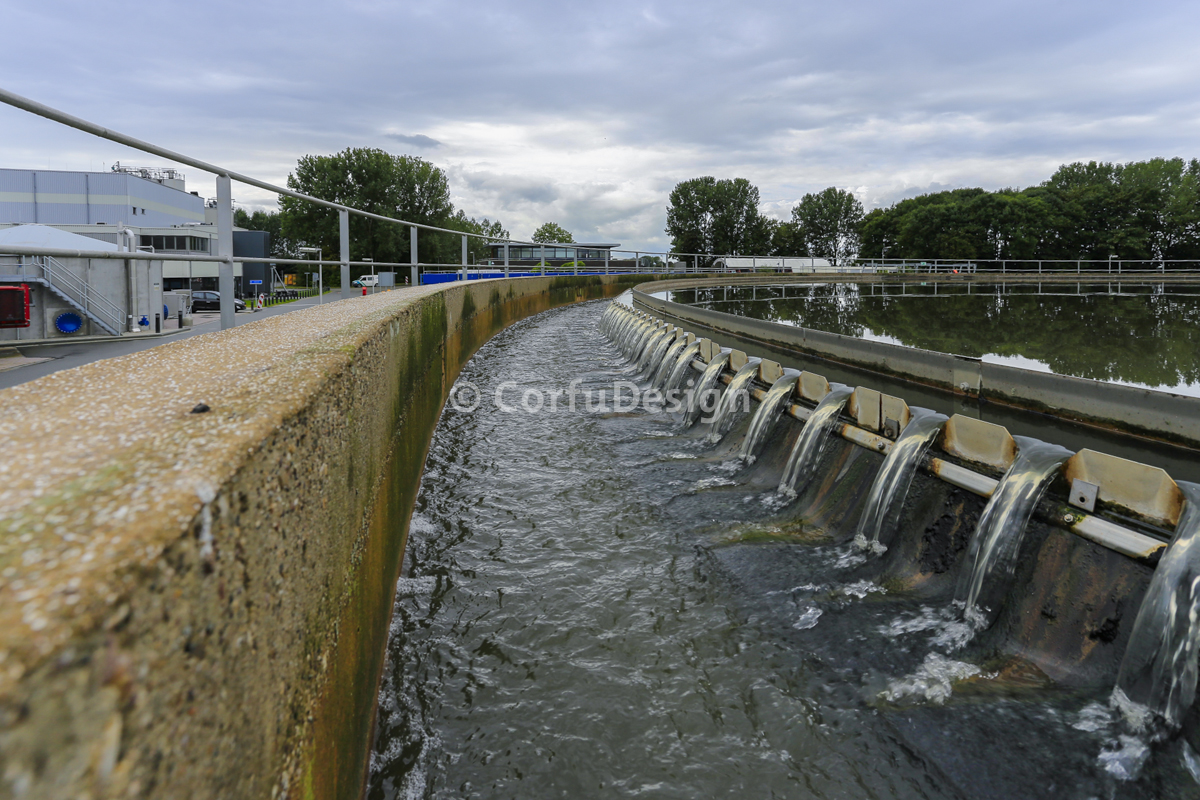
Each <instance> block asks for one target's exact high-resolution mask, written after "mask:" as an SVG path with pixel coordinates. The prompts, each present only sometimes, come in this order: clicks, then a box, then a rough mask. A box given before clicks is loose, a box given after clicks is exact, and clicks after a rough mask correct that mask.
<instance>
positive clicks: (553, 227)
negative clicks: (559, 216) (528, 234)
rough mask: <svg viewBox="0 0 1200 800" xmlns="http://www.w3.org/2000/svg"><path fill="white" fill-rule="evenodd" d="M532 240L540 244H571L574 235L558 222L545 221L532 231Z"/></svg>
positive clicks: (573, 240)
mask: <svg viewBox="0 0 1200 800" xmlns="http://www.w3.org/2000/svg"><path fill="white" fill-rule="evenodd" d="M533 241H535V242H538V243H540V244H550V243H551V242H556V243H561V244H573V243H574V242H575V237H574V236H572V235H571V232H570V231H569V230H567V229H566V228H564V227H562V226H561V225H559V224H558V223H555V222H547V223H545V224H544V225H542V227H540V228H538V229H537V230H536V231H534V232H533Z"/></svg>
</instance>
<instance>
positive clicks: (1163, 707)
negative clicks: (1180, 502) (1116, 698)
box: [1117, 483, 1200, 727]
mask: <svg viewBox="0 0 1200 800" xmlns="http://www.w3.org/2000/svg"><path fill="white" fill-rule="evenodd" d="M1179 488H1180V489H1182V490H1183V493H1184V498H1185V502H1186V504H1185V506H1184V511H1183V516H1182V518H1181V519H1180V521H1179V525H1178V526H1177V528H1176V533H1175V537H1174V538H1173V539H1172V540H1171V544H1170V546H1169V547H1168V548H1167V552H1166V554H1164V555H1163V558H1162V561H1160V562H1159V565H1158V568H1157V569H1156V570H1155V571H1154V578H1153V579H1152V580H1151V582H1150V589H1149V590H1148V591H1147V592H1146V596H1145V597H1144V598H1143V599H1142V605H1141V608H1140V610H1139V611H1138V615H1137V620H1136V621H1135V622H1134V624H1133V633H1132V634H1131V635H1130V637H1129V645H1128V646H1127V648H1126V650H1125V658H1124V660H1123V661H1122V662H1121V674H1120V676H1119V677H1118V678H1117V687H1118V688H1119V689H1121V691H1122V692H1124V693H1125V696H1126V697H1127V698H1129V700H1131V701H1133V702H1135V703H1138V704H1140V705H1142V706H1145V707H1147V708H1148V709H1150V710H1151V711H1153V712H1154V713H1156V714H1158V715H1159V716H1161V717H1162V718H1163V720H1164V721H1165V722H1166V724H1167V725H1169V726H1170V727H1178V726H1179V724H1180V723H1181V722H1182V721H1183V715H1184V714H1185V713H1186V712H1187V710H1188V709H1189V708H1190V707H1191V705H1192V702H1193V701H1194V700H1195V699H1196V678H1197V651H1198V650H1200V485H1197V484H1194V483H1180V484H1179Z"/></svg>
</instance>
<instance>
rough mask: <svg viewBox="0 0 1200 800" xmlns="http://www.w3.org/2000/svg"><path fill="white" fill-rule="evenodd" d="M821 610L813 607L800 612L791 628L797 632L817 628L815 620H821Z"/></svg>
mask: <svg viewBox="0 0 1200 800" xmlns="http://www.w3.org/2000/svg"><path fill="white" fill-rule="evenodd" d="M821 613H822V612H821V609H820V608H818V607H817V606H815V605H812V606H809V607H808V608H806V609H804V610H803V611H802V612H800V616H798V617H796V621H795V622H793V623H792V627H793V628H795V629H796V630H798V631H806V630H808V629H809V628H815V627H816V626H817V620H819V619H820V618H821Z"/></svg>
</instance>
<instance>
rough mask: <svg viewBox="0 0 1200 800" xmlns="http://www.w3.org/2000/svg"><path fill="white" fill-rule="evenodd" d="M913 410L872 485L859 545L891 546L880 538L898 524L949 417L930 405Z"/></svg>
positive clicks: (858, 535)
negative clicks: (919, 471) (910, 489)
mask: <svg viewBox="0 0 1200 800" xmlns="http://www.w3.org/2000/svg"><path fill="white" fill-rule="evenodd" d="M910 412H911V413H912V418H911V419H910V420H909V421H908V424H907V425H905V426H904V431H903V432H902V433H901V434H900V436H899V438H897V439H896V441H895V443H894V444H893V445H892V449H891V452H889V453H888V455H887V458H885V459H884V460H883V466H881V467H880V468H879V474H877V475H876V476H875V482H874V483H872V484H871V492H870V494H868V495H867V502H866V504H865V505H864V506H863V513H862V516H861V517H859V521H858V530H857V532H856V533H855V536H854V541H855V544H857V545H858V546H859V547H861V548H864V549H870V550H872V551H874V552H876V553H879V552H883V551H884V550H886V549H887V547H886V545H884V544H883V543H882V542H881V541H880V537H881V536H883V535H885V534H887V533H889V532H890V530H889V529H890V527H891V526H893V525H894V524H895V513H896V512H897V511H898V508H897V507H898V506H899V505H900V504H901V503H903V502H904V497H905V495H907V494H908V487H909V486H910V485H911V484H912V479H913V476H914V475H916V474H917V467H918V466H920V463H921V459H922V458H923V457H924V456H925V453H926V451H927V450H929V446H930V445H931V444H933V440H934V438H935V437H936V436H937V435H938V433H940V432H941V430H942V427H943V426H944V425H945V424H946V420H947V419H948V417H947V416H946V415H945V414H939V413H937V412H936V411H931V410H929V409H928V408H912V409H910Z"/></svg>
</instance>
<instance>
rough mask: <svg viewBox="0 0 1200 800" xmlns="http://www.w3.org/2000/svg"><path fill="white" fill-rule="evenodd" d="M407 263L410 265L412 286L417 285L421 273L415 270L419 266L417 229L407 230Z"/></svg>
mask: <svg viewBox="0 0 1200 800" xmlns="http://www.w3.org/2000/svg"><path fill="white" fill-rule="evenodd" d="M408 263H410V264H412V268H411V269H412V285H413V286H416V285H418V282H419V281H420V280H421V273H420V271H419V270H418V269H417V265H418V264H420V259H419V258H417V229H416V228H409V229H408Z"/></svg>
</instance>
